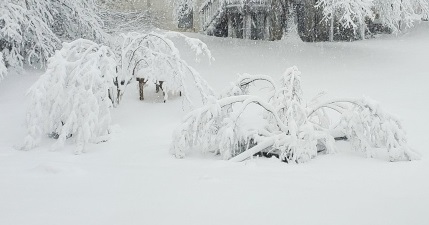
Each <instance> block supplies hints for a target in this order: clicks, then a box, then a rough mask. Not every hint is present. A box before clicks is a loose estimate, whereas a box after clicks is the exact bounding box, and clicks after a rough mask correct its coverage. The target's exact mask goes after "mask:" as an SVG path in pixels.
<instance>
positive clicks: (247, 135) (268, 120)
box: [171, 67, 419, 163]
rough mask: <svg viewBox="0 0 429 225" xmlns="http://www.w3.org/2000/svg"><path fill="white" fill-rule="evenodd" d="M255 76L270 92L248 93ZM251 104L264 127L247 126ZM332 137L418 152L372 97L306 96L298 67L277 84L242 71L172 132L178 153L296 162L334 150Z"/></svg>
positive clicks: (396, 154) (410, 154) (405, 154)
mask: <svg viewBox="0 0 429 225" xmlns="http://www.w3.org/2000/svg"><path fill="white" fill-rule="evenodd" d="M256 81H265V82H267V83H268V84H270V86H271V89H270V91H269V93H268V96H269V97H268V98H266V99H264V98H262V97H258V96H255V95H251V94H250V93H249V85H250V84H252V83H254V82H256ZM250 105H257V106H259V107H260V108H261V109H262V111H263V112H264V116H263V118H261V119H262V120H264V121H265V125H264V126H263V127H262V128H248V127H247V126H246V123H248V122H249V121H246V120H244V119H243V117H242V115H243V114H244V113H245V112H246V111H248V110H249V108H250V107H249V106H250ZM326 109H332V110H334V111H336V112H338V113H339V114H340V117H341V123H340V125H339V126H332V124H331V118H329V116H328V114H327V113H326ZM255 119H256V118H255ZM336 138H341V139H347V140H349V141H350V142H351V143H352V145H353V147H354V148H355V149H356V150H361V151H364V152H365V153H366V154H367V156H368V157H375V156H376V153H378V152H386V153H387V155H388V157H389V160H390V161H398V160H413V159H418V158H419V155H418V154H416V153H415V152H414V151H413V150H411V149H410V147H409V146H408V144H407V140H406V136H405V132H404V130H403V127H402V125H401V123H400V121H399V120H398V119H396V118H395V117H394V116H392V115H391V114H389V113H386V112H385V111H383V110H382V109H381V108H380V106H379V105H378V104H376V103H374V102H373V101H369V100H366V99H337V100H330V101H326V102H321V103H320V102H319V100H318V98H315V99H314V100H313V101H311V102H309V103H307V102H305V101H304V99H303V92H302V89H301V77H300V72H299V71H298V69H297V68H296V67H292V68H289V69H288V70H287V71H286V72H285V74H284V76H283V77H282V80H281V82H280V85H277V83H276V82H274V81H273V80H272V79H271V78H270V77H268V76H250V75H244V76H241V77H240V78H239V79H238V81H237V82H235V83H234V84H233V85H232V87H231V88H230V89H229V91H227V92H226V94H224V95H223V96H222V97H221V98H219V99H211V101H210V102H209V103H208V104H206V105H205V106H203V107H201V108H198V109H196V110H194V111H193V112H191V113H189V114H188V115H187V116H185V118H184V119H183V122H182V123H181V125H179V127H178V128H177V129H176V131H175V132H174V135H173V143H172V146H171V152H172V153H173V154H175V155H176V157H179V158H180V157H184V156H185V153H186V151H188V150H189V149H193V148H196V149H201V150H202V151H204V152H214V153H215V154H220V155H222V157H223V158H224V159H229V160H231V161H242V160H245V159H247V158H249V157H251V156H253V155H254V154H256V153H259V152H262V153H269V154H275V155H278V156H279V158H280V159H281V160H283V161H286V162H297V163H300V162H306V161H308V160H310V159H312V158H314V157H316V156H317V154H318V153H319V152H325V153H333V152H336V150H335V146H334V142H335V139H336Z"/></svg>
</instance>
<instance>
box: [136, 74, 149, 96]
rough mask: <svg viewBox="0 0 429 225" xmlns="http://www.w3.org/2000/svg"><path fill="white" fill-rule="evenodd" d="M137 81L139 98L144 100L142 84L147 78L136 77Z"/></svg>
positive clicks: (143, 84)
mask: <svg viewBox="0 0 429 225" xmlns="http://www.w3.org/2000/svg"><path fill="white" fill-rule="evenodd" d="M137 81H138V82H139V92H140V100H141V101H143V100H144V93H143V90H144V86H145V84H146V82H147V80H145V79H143V78H137Z"/></svg>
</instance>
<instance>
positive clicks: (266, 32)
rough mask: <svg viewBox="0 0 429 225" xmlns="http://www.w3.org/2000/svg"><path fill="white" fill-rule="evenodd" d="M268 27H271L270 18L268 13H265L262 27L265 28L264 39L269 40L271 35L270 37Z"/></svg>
mask: <svg viewBox="0 0 429 225" xmlns="http://www.w3.org/2000/svg"><path fill="white" fill-rule="evenodd" d="M270 27H271V18H270V16H269V14H267V15H266V16H265V25H264V28H265V30H264V39H265V40H270V39H271V37H270Z"/></svg>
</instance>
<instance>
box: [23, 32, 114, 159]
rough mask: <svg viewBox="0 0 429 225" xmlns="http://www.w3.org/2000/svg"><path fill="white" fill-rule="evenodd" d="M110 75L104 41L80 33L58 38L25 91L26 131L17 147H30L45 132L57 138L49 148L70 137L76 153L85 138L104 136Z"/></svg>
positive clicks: (110, 59) (111, 58) (110, 56)
mask: <svg viewBox="0 0 429 225" xmlns="http://www.w3.org/2000/svg"><path fill="white" fill-rule="evenodd" d="M115 77H116V60H115V55H114V53H113V52H112V51H111V50H110V48H109V47H106V46H103V45H99V44H96V43H94V42H92V41H90V40H85V39H79V40H76V41H73V42H71V43H64V44H63V48H62V49H61V50H60V51H57V52H56V54H55V55H54V56H53V57H52V58H50V59H49V61H48V69H47V71H46V72H45V73H44V74H43V75H42V76H41V77H40V78H39V80H38V81H37V82H36V83H35V84H34V85H33V86H32V87H31V88H30V90H29V91H28V95H29V96H30V98H31V104H30V107H29V109H28V113H27V128H28V129H27V130H28V135H27V137H26V139H25V143H24V146H23V147H22V149H24V150H27V149H31V148H34V147H35V146H37V144H38V143H39V141H40V139H41V137H43V136H45V135H49V136H51V137H54V138H57V139H58V140H57V141H56V143H55V144H54V146H53V148H54V149H56V148H58V147H61V146H63V145H64V142H65V141H66V139H67V138H71V139H72V140H73V141H74V142H75V143H76V144H77V148H76V150H75V153H77V154H79V153H81V152H82V151H84V150H85V146H86V145H87V144H88V143H98V142H101V141H105V140H106V136H107V135H108V134H109V126H110V109H109V108H110V107H111V106H112V101H111V99H110V98H109V97H112V95H113V94H114V92H111V91H109V89H110V90H112V89H113V88H114V83H113V81H114V79H115ZM109 95H110V96H109ZM112 98H113V97H112Z"/></svg>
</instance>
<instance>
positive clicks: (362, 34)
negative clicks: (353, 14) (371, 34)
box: [360, 20, 366, 40]
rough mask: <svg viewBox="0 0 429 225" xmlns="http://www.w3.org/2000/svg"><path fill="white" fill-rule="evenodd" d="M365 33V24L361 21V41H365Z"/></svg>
mask: <svg viewBox="0 0 429 225" xmlns="http://www.w3.org/2000/svg"><path fill="white" fill-rule="evenodd" d="M365 31H366V24H365V20H363V21H361V24H360V37H361V39H362V40H365Z"/></svg>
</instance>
